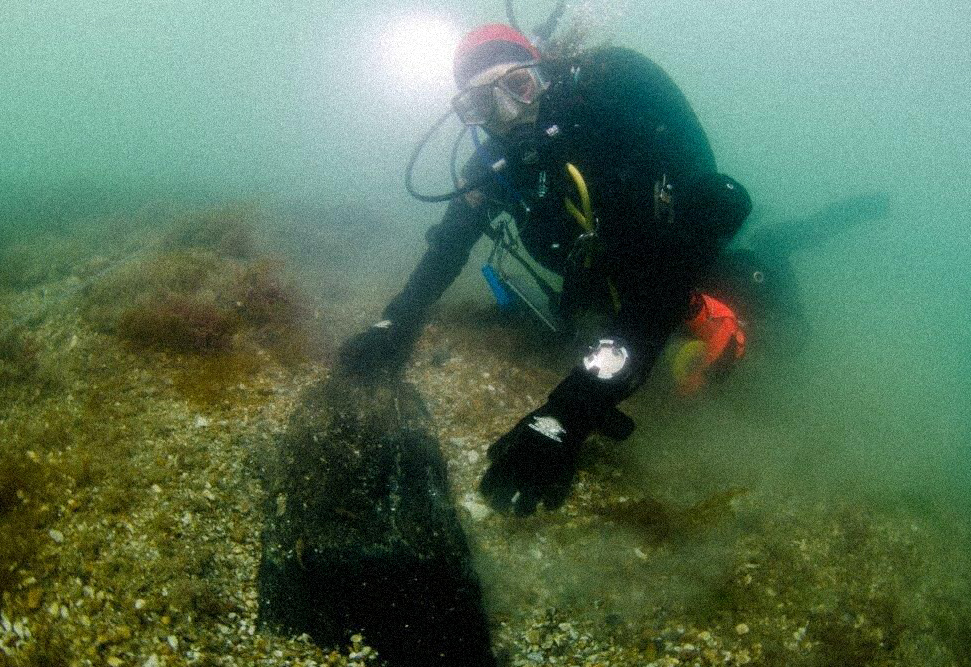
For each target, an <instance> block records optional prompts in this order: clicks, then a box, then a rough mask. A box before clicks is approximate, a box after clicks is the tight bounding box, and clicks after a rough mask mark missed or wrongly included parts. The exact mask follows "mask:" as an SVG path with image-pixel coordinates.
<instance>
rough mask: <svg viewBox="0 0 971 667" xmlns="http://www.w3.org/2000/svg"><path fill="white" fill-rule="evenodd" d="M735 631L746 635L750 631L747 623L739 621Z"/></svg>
mask: <svg viewBox="0 0 971 667" xmlns="http://www.w3.org/2000/svg"><path fill="white" fill-rule="evenodd" d="M735 632H736V633H738V634H740V635H744V634H747V633H748V626H747V625H746V624H745V623H739V624H738V625H736V626H735Z"/></svg>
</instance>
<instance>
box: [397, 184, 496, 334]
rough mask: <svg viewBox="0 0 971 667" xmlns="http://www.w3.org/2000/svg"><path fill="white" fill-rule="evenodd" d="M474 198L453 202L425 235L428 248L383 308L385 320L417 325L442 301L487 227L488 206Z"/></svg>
mask: <svg viewBox="0 0 971 667" xmlns="http://www.w3.org/2000/svg"><path fill="white" fill-rule="evenodd" d="M470 201H471V202H475V201H476V198H475V197H469V196H465V197H458V198H456V199H453V200H452V201H451V202H450V203H449V205H448V209H447V210H446V211H445V215H444V217H443V218H442V221H441V222H439V223H438V224H437V225H435V226H434V227H432V228H431V229H429V230H428V233H427V234H426V235H425V238H426V240H427V241H428V249H427V250H426V251H425V254H424V255H423V256H422V258H421V260H419V262H418V265H417V266H416V267H415V269H414V270H413V271H412V273H411V276H410V277H409V278H408V281H407V282H406V283H405V286H404V288H403V289H402V290H401V292H399V293H398V294H397V296H395V297H394V298H393V299H392V300H391V302H390V303H389V304H388V305H387V307H386V308H385V309H384V313H383V317H384V319H386V320H390V321H392V322H395V323H401V324H405V323H407V324H409V325H418V324H420V323H421V322H423V321H424V317H425V314H426V312H427V310H428V308H429V307H430V306H431V305H432V304H434V303H435V302H436V301H438V299H439V298H441V296H442V294H443V293H444V292H445V290H446V289H448V287H449V285H451V284H452V283H453V282H454V281H455V279H456V278H457V277H458V275H459V274H460V273H461V272H462V269H463V267H464V266H465V264H466V263H467V262H468V261H469V253H470V252H471V251H472V247H473V246H474V245H475V244H476V242H477V241H478V240H479V238H480V237H481V236H482V234H483V233H484V231H485V228H486V226H487V225H488V217H487V215H486V211H485V210H484V209H485V207H484V206H482V205H478V206H476V205H474V204H473V203H470Z"/></svg>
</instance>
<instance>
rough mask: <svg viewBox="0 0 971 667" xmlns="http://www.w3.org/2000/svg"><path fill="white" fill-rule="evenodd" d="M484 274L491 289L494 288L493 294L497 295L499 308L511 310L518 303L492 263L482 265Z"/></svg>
mask: <svg viewBox="0 0 971 667" xmlns="http://www.w3.org/2000/svg"><path fill="white" fill-rule="evenodd" d="M482 275H483V276H484V277H485V279H486V282H487V283H489V289H491V290H492V295H493V296H494V297H496V303H497V304H498V305H499V308H501V309H502V310H509V309H510V308H512V307H513V306H514V305H515V304H516V300H515V298H514V296H513V294H512V293H511V292H510V291H509V290H508V289H506V286H505V284H504V283H503V282H502V279H501V278H500V277H499V274H498V273H496V270H495V269H494V268H492V266H491V265H489V264H486V265H485V266H483V267H482Z"/></svg>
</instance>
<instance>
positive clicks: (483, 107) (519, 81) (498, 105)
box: [452, 62, 549, 125]
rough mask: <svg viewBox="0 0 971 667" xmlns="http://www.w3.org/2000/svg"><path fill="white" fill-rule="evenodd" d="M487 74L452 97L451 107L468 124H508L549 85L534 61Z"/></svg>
mask: <svg viewBox="0 0 971 667" xmlns="http://www.w3.org/2000/svg"><path fill="white" fill-rule="evenodd" d="M486 78H488V79H490V80H488V81H486V82H485V83H480V84H478V85H472V86H469V87H468V88H466V89H465V90H463V91H462V92H460V93H459V94H458V95H456V96H455V97H453V98H452V108H453V109H455V113H456V114H458V117H459V119H460V120H461V121H462V122H463V123H464V124H466V125H488V124H509V123H510V122H511V121H513V120H515V119H516V117H517V116H519V115H520V114H521V113H522V112H523V111H524V109H525V107H528V106H530V105H532V104H533V103H535V102H536V100H537V99H539V96H540V94H541V93H542V92H543V91H544V90H546V88H547V87H548V86H549V83H548V82H547V81H546V80H545V79H544V78H543V76H542V74H541V73H540V71H539V67H537V65H536V63H535V62H533V63H526V64H524V65H517V66H515V67H513V68H512V69H509V70H506V71H505V72H504V73H502V74H500V75H499V76H497V77H496V76H490V77H486ZM474 81H475V79H473V82H474Z"/></svg>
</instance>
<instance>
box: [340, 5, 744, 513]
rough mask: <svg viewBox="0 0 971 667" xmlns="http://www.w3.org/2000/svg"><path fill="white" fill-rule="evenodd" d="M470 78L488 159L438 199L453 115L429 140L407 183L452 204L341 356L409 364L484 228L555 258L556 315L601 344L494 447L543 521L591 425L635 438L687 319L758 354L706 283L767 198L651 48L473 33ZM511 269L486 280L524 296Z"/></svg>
mask: <svg viewBox="0 0 971 667" xmlns="http://www.w3.org/2000/svg"><path fill="white" fill-rule="evenodd" d="M454 75H455V81H456V84H457V86H458V90H459V92H458V94H457V95H455V97H454V98H453V100H452V110H451V112H452V113H454V114H457V116H458V118H459V119H460V120H461V121H462V122H463V123H464V125H465V126H467V127H468V128H471V132H472V138H473V142H474V143H475V153H474V154H473V156H472V157H471V158H470V159H469V161H468V162H467V163H466V164H465V166H464V168H463V169H462V171H461V173H460V174H459V173H456V172H455V170H454V165H453V181H454V185H455V189H454V191H453V192H450V193H447V194H444V195H437V196H430V195H422V194H421V193H418V192H417V191H416V190H415V189H414V187H413V184H412V177H411V172H412V167H413V166H414V162H415V160H416V158H417V155H418V153H419V152H420V151H421V148H422V146H423V145H424V143H425V142H426V141H427V140H428V137H429V136H430V135H431V133H432V132H434V131H436V130H437V128H438V127H440V125H441V124H442V123H443V122H444V118H446V116H443V120H440V121H439V122H438V123H437V124H436V126H435V127H433V128H432V130H431V131H430V132H429V134H428V135H426V137H425V139H424V140H423V141H422V142H421V143H420V144H419V146H418V148H417V149H416V151H415V154H414V155H413V157H412V160H411V163H410V164H409V168H408V172H407V177H406V185H407V187H408V189H409V191H410V192H411V193H412V194H413V195H415V196H417V197H418V198H420V199H422V200H424V201H448V208H447V210H446V211H445V213H444V216H443V218H442V219H441V221H440V222H439V223H438V224H437V225H435V226H433V227H432V228H431V229H430V230H429V231H428V233H427V236H426V239H427V242H428V248H427V251H426V252H425V254H424V255H423V257H422V258H421V259H420V261H419V262H418V265H417V267H416V268H415V269H414V271H413V272H412V274H411V276H410V277H409V279H408V280H407V282H406V284H405V285H404V288H403V289H402V290H401V292H400V293H399V294H398V295H397V296H395V297H394V298H393V299H392V301H391V302H390V303H389V304H388V305H387V307H386V308H385V309H384V311H383V314H382V318H381V320H380V321H379V322H377V323H376V324H374V325H373V326H371V327H370V328H368V329H366V330H365V331H363V332H361V333H359V334H357V335H356V336H354V337H352V338H351V339H349V340H348V341H347V342H345V343H344V345H343V346H342V347H341V350H340V355H339V362H338V363H339V364H341V365H342V366H343V367H344V368H345V369H346V370H347V371H349V372H351V373H355V374H358V375H360V376H363V377H368V378H375V377H382V376H386V375H387V374H394V373H397V372H400V369H401V367H402V366H403V364H404V363H405V361H406V360H407V359H408V357H409V355H410V353H411V350H412V347H413V345H414V343H415V341H416V340H417V338H418V337H419V335H420V333H421V331H422V328H423V324H424V321H425V317H426V313H427V312H428V309H429V307H430V306H431V305H432V304H433V303H435V302H436V301H437V300H438V299H439V297H440V296H441V295H442V294H443V292H444V291H445V289H446V288H447V287H448V286H449V285H450V284H451V283H452V282H453V280H454V279H455V278H456V277H457V276H458V275H459V273H460V272H461V270H462V268H463V266H464V265H465V264H466V263H467V261H468V259H469V255H470V251H471V249H472V247H473V245H474V244H475V243H476V242H477V241H478V240H479V239H480V238H481V237H482V236H483V235H486V236H488V237H490V238H492V239H493V242H494V243H495V244H496V248H497V250H498V251H499V252H506V253H513V254H515V255H516V257H518V258H521V257H522V256H523V255H528V256H529V258H530V259H531V260H534V261H535V263H536V264H538V265H539V267H541V269H538V270H536V271H534V272H533V273H534V274H535V275H538V274H539V272H540V270H542V271H545V272H549V273H552V274H554V275H556V276H559V277H561V278H562V285H561V286H560V289H559V290H556V291H555V293H551V294H549V296H550V300H551V304H552V305H553V306H554V307H555V311H556V317H557V318H558V320H559V321H560V322H579V321H584V322H585V323H586V324H585V326H584V328H583V331H584V332H585V333H584V335H586V336H588V338H587V339H586V340H585V341H583V346H582V348H581V350H580V354H579V355H578V357H579V359H578V363H577V365H576V366H575V367H574V368H573V370H572V371H571V372H569V374H568V375H567V376H566V377H565V378H564V379H563V380H562V381H561V382H560V383H559V384H558V385H557V386H556V387H555V388H554V389H553V391H552V392H551V393H550V394H549V396H548V398H547V400H546V402H545V403H544V404H543V405H542V406H540V407H539V408H537V409H535V410H533V411H532V412H531V413H529V414H527V415H526V416H524V417H523V418H522V419H521V420H520V421H519V422H518V423H517V424H516V425H515V426H514V427H513V428H512V429H511V430H510V431H509V432H508V433H507V434H505V435H504V436H502V437H501V438H499V439H498V440H497V441H496V442H495V443H493V444H492V445H491V447H490V448H489V452H488V456H489V460H490V464H489V467H488V469H487V470H486V472H485V474H484V476H483V478H482V481H481V484H480V491H481V493H482V494H483V495H484V497H485V498H486V500H487V501H488V502H489V504H490V505H491V506H492V507H493V508H494V509H496V510H498V511H511V512H513V513H515V514H516V515H519V516H526V515H529V514H532V513H533V512H534V511H535V510H536V508H537V506H538V505H539V504H540V503H542V504H543V505H544V506H545V507H546V509H547V510H553V509H556V508H558V507H560V506H561V505H562V504H563V503H564V501H565V500H566V498H567V497H568V495H569V493H570V490H571V487H572V485H573V481H574V478H575V476H576V473H577V467H578V459H579V453H580V448H581V445H582V444H583V442H584V441H585V440H586V439H587V437H588V436H589V435H591V434H592V433H594V432H595V431H596V432H599V433H601V434H603V435H606V436H608V437H612V438H615V439H623V438H625V437H627V436H629V435H630V433H631V432H632V431H633V427H634V424H633V421H632V420H631V419H630V418H629V417H627V416H626V415H624V414H623V413H622V412H620V411H619V410H618V408H617V407H616V406H617V404H618V403H619V402H620V401H622V400H624V399H625V398H627V397H628V396H630V395H631V394H632V393H633V392H634V391H635V390H636V389H637V388H638V387H639V386H640V385H641V384H642V383H643V382H644V380H645V378H646V376H647V374H648V373H649V372H650V370H651V369H652V367H653V366H654V365H655V363H656V362H657V360H658V359H659V357H660V356H661V352H662V350H663V348H664V346H665V344H666V342H667V340H668V338H669V337H670V336H671V334H672V332H674V331H675V330H676V329H678V328H679V327H681V326H683V325H684V323H685V321H688V322H691V321H699V323H700V324H702V325H703V324H704V323H705V322H704V321H707V320H709V319H710V320H712V321H714V322H715V325H714V326H711V327H708V328H709V329H710V330H711V335H713V336H719V337H720V338H719V340H720V341H721V343H720V344H721V352H725V353H726V354H730V355H737V354H740V351H739V349H738V347H739V345H738V344H737V343H738V340H737V337H738V336H737V334H740V332H739V330H738V326H737V322H736V323H735V325H734V326H733V325H731V322H730V320H735V319H737V318H734V316H732V317H731V318H729V319H728V320H725V319H724V318H725V316H726V313H725V312H724V310H722V309H720V306H724V304H720V302H719V301H718V300H717V299H710V300H709V299H706V298H705V297H704V295H701V294H699V293H698V292H697V290H696V287H697V286H698V285H699V284H700V282H701V280H702V277H703V276H704V275H706V273H707V272H709V271H710V269H711V268H712V266H713V265H714V264H715V262H716V260H717V259H718V257H719V255H720V253H721V252H722V251H723V250H724V248H725V247H726V245H727V244H728V243H729V241H731V239H732V238H733V236H734V235H735V234H736V232H737V231H738V230H739V229H740V227H741V225H742V223H743V221H744V220H745V218H746V217H747V215H748V214H749V212H750V210H751V206H752V205H751V200H750V198H749V195H748V193H747V192H746V190H745V188H743V187H742V186H741V185H740V184H739V183H738V182H736V181H735V180H733V179H732V178H730V177H729V176H726V175H723V174H720V173H719V172H718V170H717V167H716V163H715V157H714V155H713V153H712V149H711V146H710V144H709V141H708V138H707V136H706V134H705V131H704V129H703V128H702V126H701V124H700V123H699V121H698V118H697V117H696V116H695V113H694V112H693V110H692V108H691V106H690V105H689V103H688V101H687V99H686V98H685V96H684V94H683V93H682V92H681V90H680V89H679V88H678V87H677V85H676V84H675V83H674V82H673V81H672V79H671V78H670V77H669V76H668V75H667V74H666V73H665V72H664V71H663V70H662V69H661V68H660V67H659V66H658V65H657V64H655V63H654V62H653V61H651V60H649V59H648V58H646V57H645V56H643V55H641V54H639V53H637V52H635V51H632V50H630V49H626V48H620V47H602V48H597V49H594V50H590V51H586V52H582V53H580V54H578V55H576V56H572V57H568V58H556V57H553V56H541V53H540V51H539V50H538V49H537V48H536V47H535V46H534V45H533V43H532V42H530V40H529V39H528V38H526V37H525V36H524V35H523V34H522V33H521V32H520V31H519V30H517V29H515V28H514V27H511V26H509V25H504V24H489V25H485V26H482V27H480V28H478V29H476V30H473V31H472V32H471V33H469V34H468V35H467V36H465V38H464V39H463V40H462V41H461V42H460V44H459V46H458V48H457V49H456V52H455V58H454ZM480 129H481V130H482V131H484V133H485V135H486V136H485V139H484V140H481V141H480V140H479V138H478V134H477V131H478V130H480ZM453 153H454V152H453ZM453 157H454V155H453ZM453 162H454V160H453ZM497 250H494V252H493V255H495V254H496V252H497ZM490 259H493V258H490ZM500 268H501V267H498V266H497V265H496V264H495V263H494V262H490V264H489V265H487V267H486V268H485V269H484V270H483V272H484V274H485V276H486V279H487V280H488V281H489V283H490V285H491V286H492V287H493V288H494V289H495V290H496V295H497V298H506V297H509V296H510V295H512V296H516V295H517V294H519V291H518V290H516V289H515V286H514V285H513V284H512V283H511V282H510V281H509V280H508V279H507V278H508V277H507V276H506V275H505V274H504V273H503V272H502V271H501V270H500ZM719 304H720V305H719ZM712 308H714V309H715V311H716V312H710V310H711V309H712ZM725 308H726V309H727V307H725ZM728 312H730V310H729V311H728ZM591 322H593V323H594V325H592V326H591V324H590V323H591ZM726 322H728V324H729V326H727V327H726V326H723V325H724V324H725V323H726ZM701 328H704V327H701ZM578 330H579V329H578ZM732 341H735V343H734V344H733V343H732ZM721 352H720V354H721Z"/></svg>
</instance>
